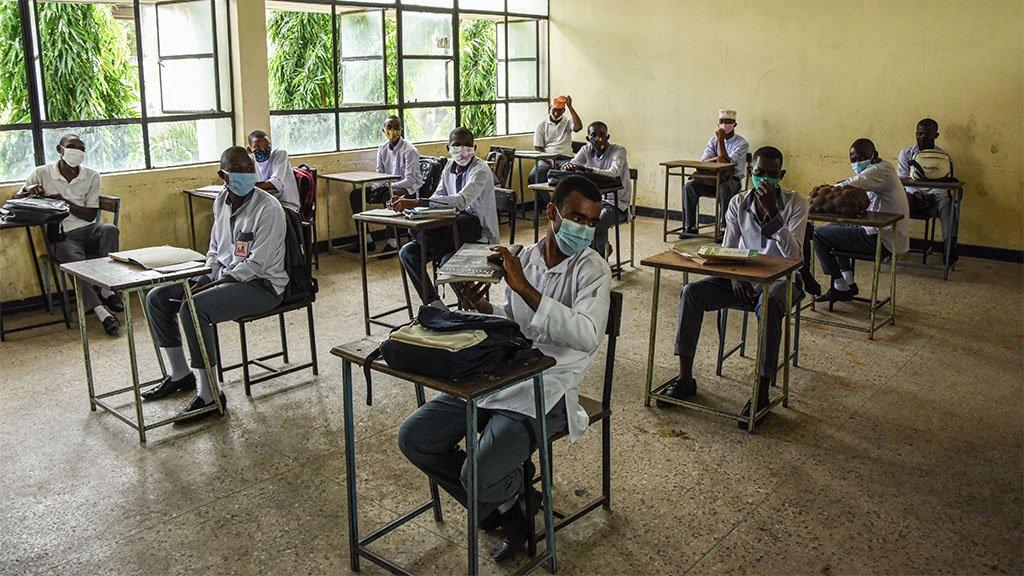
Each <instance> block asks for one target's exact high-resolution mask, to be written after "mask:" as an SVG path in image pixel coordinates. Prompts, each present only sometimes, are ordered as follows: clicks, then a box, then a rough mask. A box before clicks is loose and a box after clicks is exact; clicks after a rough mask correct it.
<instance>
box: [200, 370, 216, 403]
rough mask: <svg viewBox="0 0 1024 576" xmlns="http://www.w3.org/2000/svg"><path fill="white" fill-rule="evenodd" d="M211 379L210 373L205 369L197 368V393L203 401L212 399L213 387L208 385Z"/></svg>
mask: <svg viewBox="0 0 1024 576" xmlns="http://www.w3.org/2000/svg"><path fill="white" fill-rule="evenodd" d="M212 380H213V379H212V378H210V374H209V373H208V372H207V371H206V370H205V369H200V370H199V390H198V392H197V394H198V395H199V397H200V398H202V399H203V402H210V401H212V400H213V387H212V386H211V385H210V382H211V381H212Z"/></svg>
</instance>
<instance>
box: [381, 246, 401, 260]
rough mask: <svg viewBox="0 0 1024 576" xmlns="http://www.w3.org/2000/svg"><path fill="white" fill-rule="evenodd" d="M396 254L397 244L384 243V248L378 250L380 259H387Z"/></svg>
mask: <svg viewBox="0 0 1024 576" xmlns="http://www.w3.org/2000/svg"><path fill="white" fill-rule="evenodd" d="M397 255H398V246H392V245H391V244H384V249H383V250H381V251H380V259H381V260H387V259H388V258H394V257H395V256H397Z"/></svg>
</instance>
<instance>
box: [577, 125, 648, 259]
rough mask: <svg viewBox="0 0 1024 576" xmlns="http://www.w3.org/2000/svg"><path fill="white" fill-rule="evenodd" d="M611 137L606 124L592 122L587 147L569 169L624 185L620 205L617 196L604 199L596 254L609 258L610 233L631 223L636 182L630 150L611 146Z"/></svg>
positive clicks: (578, 154)
mask: <svg viewBox="0 0 1024 576" xmlns="http://www.w3.org/2000/svg"><path fill="white" fill-rule="evenodd" d="M610 138H611V134H609V133H608V125H607V124H605V123H604V122H600V121H598V122H591V123H590V126H588V127H587V144H586V145H585V146H584V147H583V148H580V151H579V152H577V153H576V156H575V157H574V158H573V159H572V161H571V162H569V163H568V164H566V165H565V169H566V170H569V171H572V172H592V173H594V174H601V175H603V176H611V177H613V178H618V179H619V181H620V182H622V190H619V193H618V194H619V203H618V205H616V204H615V193H614V192H608V193H607V194H605V195H604V200H603V202H602V205H601V206H602V207H601V222H600V223H598V225H597V231H596V232H595V233H594V245H593V246H591V248H593V249H594V250H596V251H597V252H598V254H601V255H602V256H604V257H606V258H607V257H608V254H609V253H610V250H609V249H610V247H611V244H610V243H609V242H608V229H609V228H611V227H612V226H615V223H616V222H625V221H627V220H629V203H630V199H631V198H632V197H633V193H632V187H631V184H632V182H631V181H630V179H629V164H628V162H627V161H626V148H625V147H623V146H620V145H618V144H612V143H611V142H610Z"/></svg>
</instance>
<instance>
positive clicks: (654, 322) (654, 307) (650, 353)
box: [644, 196, 667, 408]
mask: <svg viewBox="0 0 1024 576" xmlns="http://www.w3.org/2000/svg"><path fill="white" fill-rule="evenodd" d="M666 197H667V196H666ZM660 291H661V268H655V269H654V294H653V295H652V296H651V334H650V336H649V338H648V341H647V389H646V390H645V391H644V406H646V407H648V408H650V406H651V382H652V381H653V380H654V339H655V337H656V336H657V335H658V292H660Z"/></svg>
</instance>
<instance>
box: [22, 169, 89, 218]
mask: <svg viewBox="0 0 1024 576" xmlns="http://www.w3.org/2000/svg"><path fill="white" fill-rule="evenodd" d="M57 162H60V160H58V161H57ZM57 162H54V163H53V164H44V165H43V166H37V167H36V169H35V170H33V171H32V173H31V174H29V175H28V178H26V179H25V187H26V188H28V187H29V186H35V185H36V184H38V185H40V186H42V187H43V190H44V191H46V194H47V195H48V196H49V195H53V194H60V196H61V197H62V198H64V199H65V200H67V201H68V202H71V203H73V204H77V205H79V206H81V207H83V208H99V207H100V173H99V172H97V171H95V170H93V169H92V168H86V167H85V166H79V167H78V176H75V178H74V179H73V180H71V182H68V181H67V180H65V179H64V176H63V175H61V173H60V168H58V167H57ZM89 224H92V221H91V220H82V219H81V218H79V217H78V216H75V215H74V214H71V215H70V216H68V217H67V218H65V219H64V220H63V221H62V222H61V225H62V226H63V228H64V231H65V232H70V231H72V230H75V229H76V228H81V227H82V226H88V225H89Z"/></svg>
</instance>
